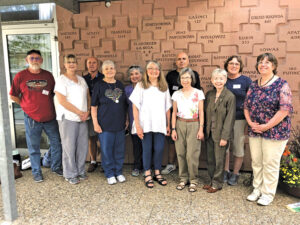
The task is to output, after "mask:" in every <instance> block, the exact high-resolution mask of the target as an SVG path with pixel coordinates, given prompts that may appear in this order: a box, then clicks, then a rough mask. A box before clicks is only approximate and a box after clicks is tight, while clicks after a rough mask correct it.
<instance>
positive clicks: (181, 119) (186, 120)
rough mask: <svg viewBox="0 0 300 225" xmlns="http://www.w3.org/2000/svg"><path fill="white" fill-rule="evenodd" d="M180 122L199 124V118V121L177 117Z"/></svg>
mask: <svg viewBox="0 0 300 225" xmlns="http://www.w3.org/2000/svg"><path fill="white" fill-rule="evenodd" d="M177 119H178V120H180V121H183V122H199V118H197V119H183V118H180V117H177Z"/></svg>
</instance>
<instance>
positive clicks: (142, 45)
mask: <svg viewBox="0 0 300 225" xmlns="http://www.w3.org/2000/svg"><path fill="white" fill-rule="evenodd" d="M80 12H81V13H80V14H72V13H70V12H69V11H67V10H65V9H62V8H60V7H59V6H58V7H57V19H58V40H59V48H60V65H61V69H62V71H63V66H62V65H63V64H62V57H63V55H65V54H67V53H75V54H76V56H77V57H78V60H79V70H80V71H79V73H84V72H85V70H86V68H85V59H86V58H87V57H88V56H95V57H97V58H98V59H99V60H100V61H103V60H106V59H110V60H113V61H115V62H116V65H117V78H118V79H120V80H122V81H123V82H125V83H126V82H127V81H128V80H127V76H126V70H127V68H128V67H129V66H130V65H131V64H139V65H142V66H144V65H145V61H146V60H149V59H155V60H157V61H159V62H161V64H162V66H163V70H164V71H165V72H167V71H169V70H171V69H174V68H175V67H174V59H175V57H176V54H177V53H178V52H181V51H185V52H187V53H188V54H189V56H190V65H191V67H192V68H193V69H194V70H196V71H198V73H199V74H200V80H201V85H202V86H203V87H204V89H205V90H208V89H210V88H211V84H210V74H211V71H212V70H213V69H214V68H216V67H223V64H224V61H225V60H226V58H227V57H228V56H230V55H233V54H237V55H240V56H241V57H242V59H243V62H244V64H245V67H244V72H243V74H245V75H247V76H249V77H250V78H252V79H257V77H258V75H257V73H256V71H255V68H254V65H255V59H256V57H257V56H258V55H259V54H261V53H264V52H271V53H273V54H274V55H275V56H277V58H278V59H279V68H278V75H280V76H281V77H282V78H284V79H286V80H287V81H288V82H289V84H290V86H291V88H292V91H293V105H294V110H295V113H294V116H293V119H292V123H293V126H294V127H295V126H296V125H298V124H299V123H300V116H299V110H300V104H299V103H300V102H299V101H300V95H299V91H298V90H299V85H300V78H299V75H300V65H299V63H298V61H299V60H300V1H298V0H239V1H238V0H123V1H113V2H112V5H111V7H110V8H105V6H104V3H103V2H101V3H100V2H90V3H81V5H80ZM247 149H248V146H247ZM248 153H249V152H248V150H247V153H246V154H247V155H246V157H247V158H249V154H248ZM128 157H129V158H128V161H131V159H130V156H128ZM249 167H250V164H249V160H247V163H246V165H245V168H246V169H247V168H249Z"/></svg>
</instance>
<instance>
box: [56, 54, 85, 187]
mask: <svg viewBox="0 0 300 225" xmlns="http://www.w3.org/2000/svg"><path fill="white" fill-rule="evenodd" d="M64 66H65V68H66V72H65V73H64V74H62V75H61V76H60V77H59V78H58V79H57V81H56V84H55V88H54V92H55V95H56V98H57V101H58V104H57V105H56V119H57V120H58V125H59V132H60V137H61V143H62V149H63V154H62V164H63V176H64V177H65V179H66V181H68V182H69V183H70V184H78V183H79V180H85V179H87V176H86V175H85V159H86V155H87V152H88V127H87V123H86V120H87V119H88V117H89V114H90V112H89V111H88V109H89V108H90V95H89V91H88V86H87V84H86V82H85V80H84V79H83V78H82V77H81V76H79V75H76V73H75V72H76V69H77V61H76V58H75V55H72V54H69V55H67V56H65V57H64Z"/></svg>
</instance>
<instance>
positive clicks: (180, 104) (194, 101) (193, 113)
mask: <svg viewBox="0 0 300 225" xmlns="http://www.w3.org/2000/svg"><path fill="white" fill-rule="evenodd" d="M204 99H205V97H204V93H203V91H201V90H198V89H196V88H193V91H192V93H191V95H190V96H189V97H188V98H186V97H185V96H184V94H183V92H182V89H181V90H179V91H175V92H174V94H173V96H172V100H173V101H175V102H176V103H177V116H178V117H180V118H183V119H196V118H199V101H201V100H204Z"/></svg>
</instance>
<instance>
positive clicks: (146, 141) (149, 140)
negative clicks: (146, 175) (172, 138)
mask: <svg viewBox="0 0 300 225" xmlns="http://www.w3.org/2000/svg"><path fill="white" fill-rule="evenodd" d="M152 144H153V147H154V160H153V163H154V169H155V170H160V169H161V162H162V157H163V153H164V145H165V135H164V134H162V133H154V132H149V133H144V138H143V140H142V145H143V165H144V170H145V171H146V170H150V169H151V164H152Z"/></svg>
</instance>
